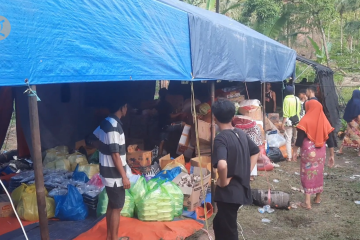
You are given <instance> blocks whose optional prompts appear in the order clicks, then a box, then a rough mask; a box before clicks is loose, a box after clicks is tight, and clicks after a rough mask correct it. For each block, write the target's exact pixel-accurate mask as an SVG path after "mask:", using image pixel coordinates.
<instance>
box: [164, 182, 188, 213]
mask: <svg viewBox="0 0 360 240" xmlns="http://www.w3.org/2000/svg"><path fill="white" fill-rule="evenodd" d="M161 188H163V189H165V190H166V191H167V193H168V194H170V196H171V197H172V199H173V200H174V209H175V212H174V216H175V217H178V216H181V214H182V212H183V208H184V207H183V205H184V194H183V192H182V191H181V189H180V188H179V187H178V186H177V185H176V184H175V183H173V182H171V181H170V182H165V183H163V184H161Z"/></svg>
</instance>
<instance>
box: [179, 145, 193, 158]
mask: <svg viewBox="0 0 360 240" xmlns="http://www.w3.org/2000/svg"><path fill="white" fill-rule="evenodd" d="M193 153H194V147H192V146H190V145H188V146H186V145H182V144H180V143H179V145H178V148H177V150H176V154H178V155H181V154H183V155H184V157H186V158H192V156H193Z"/></svg>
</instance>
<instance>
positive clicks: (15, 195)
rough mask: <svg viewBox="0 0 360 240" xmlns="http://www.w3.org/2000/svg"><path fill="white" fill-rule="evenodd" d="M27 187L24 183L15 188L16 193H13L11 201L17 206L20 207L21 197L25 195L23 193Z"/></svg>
mask: <svg viewBox="0 0 360 240" xmlns="http://www.w3.org/2000/svg"><path fill="white" fill-rule="evenodd" d="M26 187H27V185H26V184H24V183H23V184H21V185H20V186H19V187H17V188H15V190H14V191H12V193H11V199H12V201H13V203H14V205H15V206H16V205H18V203H19V202H20V200H21V196H22V195H23V192H24V190H25V188H26Z"/></svg>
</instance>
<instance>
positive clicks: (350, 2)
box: [335, 0, 360, 54]
mask: <svg viewBox="0 0 360 240" xmlns="http://www.w3.org/2000/svg"><path fill="white" fill-rule="evenodd" d="M335 6H336V11H337V12H338V13H339V15H340V50H341V54H342V51H343V38H344V33H343V28H344V14H345V13H347V12H353V11H356V10H357V9H359V8H360V1H359V0H337V1H336V2H335Z"/></svg>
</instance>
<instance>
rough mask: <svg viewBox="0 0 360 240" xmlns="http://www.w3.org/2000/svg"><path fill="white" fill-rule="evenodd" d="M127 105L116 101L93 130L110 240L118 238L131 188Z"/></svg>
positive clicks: (108, 238) (108, 239)
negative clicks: (125, 122) (124, 121)
mask: <svg viewBox="0 0 360 240" xmlns="http://www.w3.org/2000/svg"><path fill="white" fill-rule="evenodd" d="M126 111H127V105H126V103H125V102H119V101H114V102H113V103H112V106H111V108H110V112H111V114H110V115H109V116H108V117H107V118H105V119H104V120H103V121H102V122H101V124H100V126H99V127H98V128H97V129H96V130H95V131H94V135H95V136H96V138H97V141H96V144H94V145H95V146H97V148H98V150H99V153H100V154H99V162H100V175H101V176H102V178H103V183H104V185H105V189H106V193H107V195H108V198H109V203H108V207H107V211H106V223H107V240H115V239H116V240H117V239H118V229H119V224H120V211H121V209H122V208H123V206H124V202H125V189H129V188H130V181H129V179H128V177H127V176H126V168H127V167H128V166H127V164H126V147H125V135H124V131H123V129H122V123H121V121H120V119H121V118H122V117H124V116H125V115H126Z"/></svg>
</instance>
